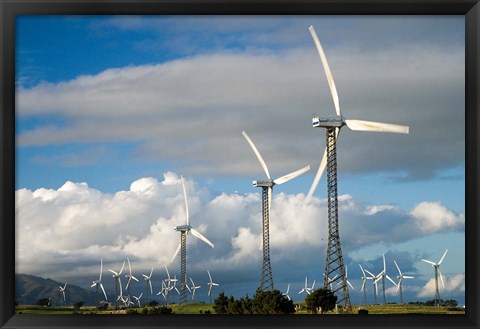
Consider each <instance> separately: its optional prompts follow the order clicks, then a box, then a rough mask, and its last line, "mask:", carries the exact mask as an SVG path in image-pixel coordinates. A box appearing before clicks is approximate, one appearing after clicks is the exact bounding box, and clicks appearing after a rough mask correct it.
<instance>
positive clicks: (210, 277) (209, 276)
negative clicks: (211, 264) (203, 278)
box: [207, 270, 212, 284]
mask: <svg viewBox="0 0 480 329" xmlns="http://www.w3.org/2000/svg"><path fill="white" fill-rule="evenodd" d="M207 273H208V278H209V279H210V284H211V283H212V276H211V275H210V271H209V270H207Z"/></svg>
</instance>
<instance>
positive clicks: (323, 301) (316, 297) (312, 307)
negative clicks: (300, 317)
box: [305, 288, 337, 314]
mask: <svg viewBox="0 0 480 329" xmlns="http://www.w3.org/2000/svg"><path fill="white" fill-rule="evenodd" d="M336 303H337V296H335V295H334V294H333V292H331V291H330V290H329V289H324V288H320V289H317V290H315V291H313V292H312V293H311V294H310V295H308V296H307V297H306V298H305V304H306V306H307V310H308V311H309V312H311V313H314V314H316V313H317V309H318V308H319V307H321V308H322V313H323V314H324V313H327V312H328V311H331V310H333V309H334V308H335V304H336Z"/></svg>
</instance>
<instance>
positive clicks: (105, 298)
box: [100, 282, 108, 300]
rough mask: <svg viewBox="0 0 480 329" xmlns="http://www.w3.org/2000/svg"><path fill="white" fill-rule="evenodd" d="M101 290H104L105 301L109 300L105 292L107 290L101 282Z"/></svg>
mask: <svg viewBox="0 0 480 329" xmlns="http://www.w3.org/2000/svg"><path fill="white" fill-rule="evenodd" d="M100 288H102V291H103V295H104V296H105V300H108V298H107V293H106V292H105V289H104V288H103V284H102V283H101V282H100Z"/></svg>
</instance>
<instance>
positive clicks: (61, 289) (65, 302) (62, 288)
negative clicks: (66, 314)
mask: <svg viewBox="0 0 480 329" xmlns="http://www.w3.org/2000/svg"><path fill="white" fill-rule="evenodd" d="M58 287H59V288H60V293H61V294H62V297H63V306H67V300H66V299H65V288H67V283H66V282H65V285H64V286H63V287H62V286H58Z"/></svg>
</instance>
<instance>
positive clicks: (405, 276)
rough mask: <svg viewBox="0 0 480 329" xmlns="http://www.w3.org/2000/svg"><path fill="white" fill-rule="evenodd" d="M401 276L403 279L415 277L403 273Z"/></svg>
mask: <svg viewBox="0 0 480 329" xmlns="http://www.w3.org/2000/svg"><path fill="white" fill-rule="evenodd" d="M403 278H404V279H414V278H415V277H414V276H410V275H404V276H403Z"/></svg>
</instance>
